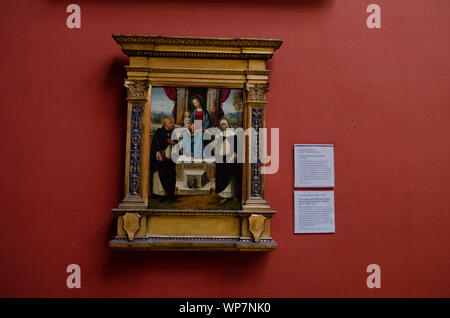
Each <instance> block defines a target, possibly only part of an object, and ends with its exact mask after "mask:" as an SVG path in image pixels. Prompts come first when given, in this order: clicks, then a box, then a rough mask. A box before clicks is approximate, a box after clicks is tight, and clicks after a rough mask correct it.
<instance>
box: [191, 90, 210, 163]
mask: <svg viewBox="0 0 450 318" xmlns="http://www.w3.org/2000/svg"><path fill="white" fill-rule="evenodd" d="M192 105H194V107H195V110H194V111H193V112H192V114H191V122H193V123H194V136H193V137H192V147H193V151H192V154H193V156H194V158H203V148H204V146H205V145H204V142H203V132H204V131H205V130H206V129H208V128H209V127H211V120H210V117H209V114H208V111H207V110H206V109H203V105H202V98H201V96H194V97H193V98H192Z"/></svg>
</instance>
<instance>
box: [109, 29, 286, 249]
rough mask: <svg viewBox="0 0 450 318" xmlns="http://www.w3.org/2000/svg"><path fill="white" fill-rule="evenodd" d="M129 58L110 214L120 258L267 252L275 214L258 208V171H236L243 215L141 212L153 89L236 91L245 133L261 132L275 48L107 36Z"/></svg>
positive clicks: (262, 42) (257, 42) (247, 42)
mask: <svg viewBox="0 0 450 318" xmlns="http://www.w3.org/2000/svg"><path fill="white" fill-rule="evenodd" d="M113 38H114V39H115V40H116V42H117V43H118V44H119V45H120V46H121V49H122V51H123V52H124V53H125V54H126V55H127V56H129V61H130V63H129V65H128V66H126V71H127V77H126V78H125V86H126V87H127V90H128V92H127V107H128V111H127V134H126V154H125V187H124V198H123V200H122V202H121V203H120V204H119V206H118V207H117V208H115V209H112V212H113V214H114V215H115V216H116V220H117V233H116V235H115V237H114V239H112V240H111V241H110V242H109V245H110V246H111V247H112V248H114V249H119V250H123V249H125V250H212V251H217V250H222V251H271V250H273V249H275V248H276V247H277V243H276V242H275V241H273V239H272V237H271V236H270V222H271V218H272V216H273V215H274V214H275V213H276V212H275V211H272V210H271V208H270V206H269V205H268V204H267V202H266V201H265V200H264V188H265V186H264V175H263V174H261V164H260V163H259V162H258V163H248V161H249V160H248V156H249V154H248V151H247V152H246V163H244V165H243V169H242V170H243V178H242V183H243V184H242V185H243V187H242V188H243V193H242V195H243V204H242V210H239V211H230V210H157V209H152V208H151V207H148V191H149V189H148V178H149V149H148V148H149V138H150V107H151V105H150V100H151V88H152V86H173V87H218V88H241V89H243V91H244V111H243V123H244V127H243V128H244V129H245V128H247V127H254V128H261V127H265V108H266V99H265V96H266V93H267V91H268V88H269V84H268V75H269V70H267V69H266V61H267V60H269V59H270V58H271V57H272V55H273V54H274V52H275V50H277V49H278V48H279V47H280V46H281V44H282V41H281V40H266V39H217V38H189V37H161V36H138V35H113Z"/></svg>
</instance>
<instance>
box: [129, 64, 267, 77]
mask: <svg viewBox="0 0 450 318" xmlns="http://www.w3.org/2000/svg"><path fill="white" fill-rule="evenodd" d="M125 70H127V72H148V73H174V74H216V75H260V76H268V75H269V74H270V71H269V70H215V69H198V68H184V69H183V68H178V69H177V68H152V67H147V66H125Z"/></svg>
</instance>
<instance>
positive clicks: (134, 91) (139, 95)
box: [125, 80, 149, 99]
mask: <svg viewBox="0 0 450 318" xmlns="http://www.w3.org/2000/svg"><path fill="white" fill-rule="evenodd" d="M125 87H126V88H128V94H127V97H128V99H146V98H147V92H148V88H149V82H148V81H147V80H134V81H125Z"/></svg>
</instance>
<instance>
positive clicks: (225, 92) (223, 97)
mask: <svg viewBox="0 0 450 318" xmlns="http://www.w3.org/2000/svg"><path fill="white" fill-rule="evenodd" d="M230 92H231V90H230V89H229V88H222V89H221V90H219V109H218V110H217V114H218V115H219V116H218V117H219V120H220V119H221V118H222V117H223V115H224V113H223V108H222V104H223V103H224V102H225V101H226V100H227V98H228V96H230Z"/></svg>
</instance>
